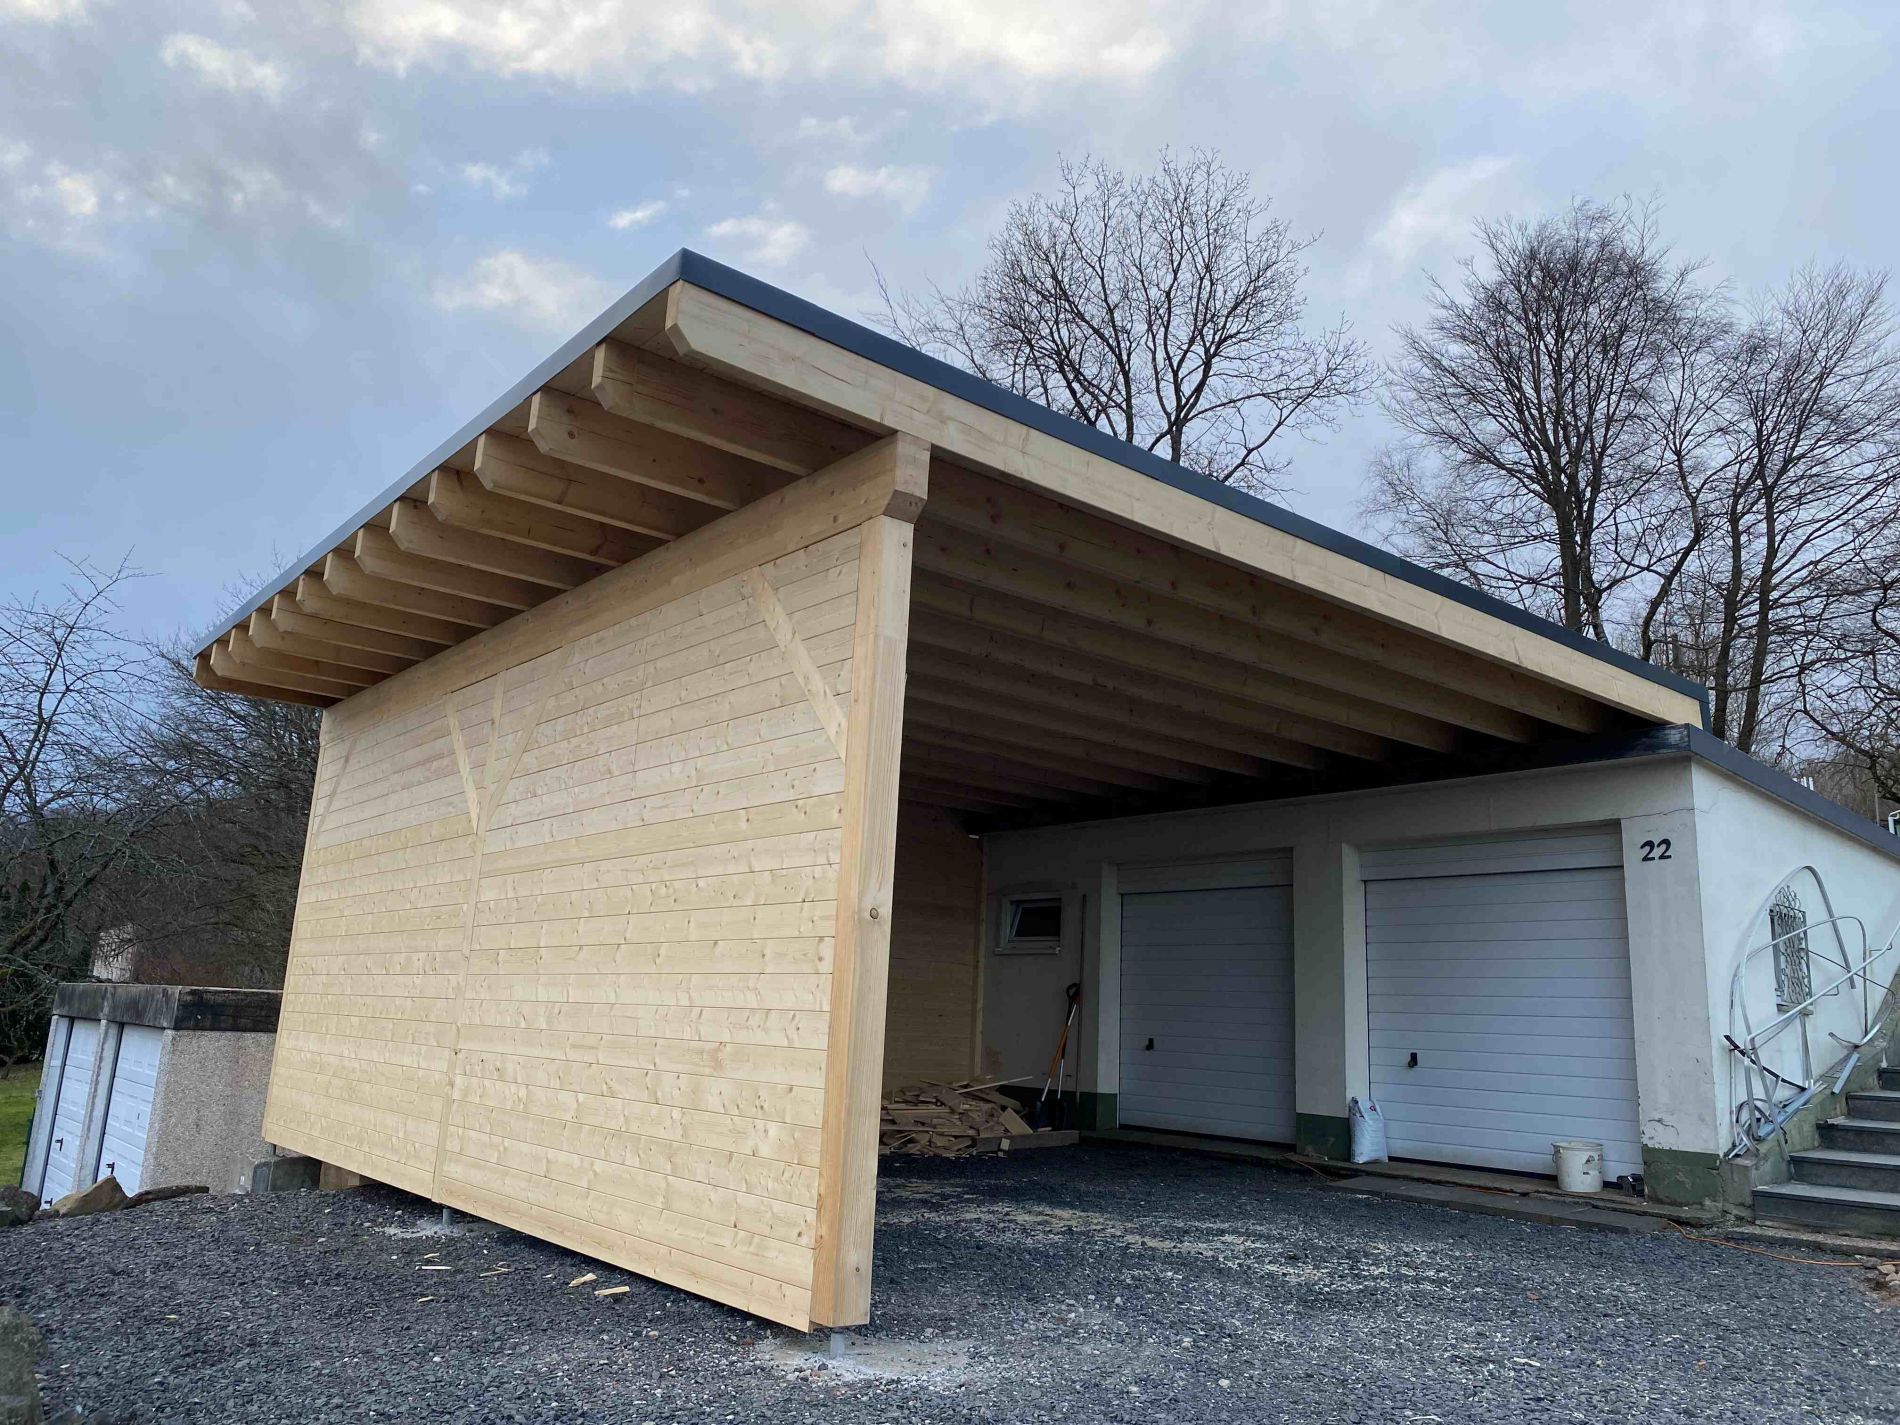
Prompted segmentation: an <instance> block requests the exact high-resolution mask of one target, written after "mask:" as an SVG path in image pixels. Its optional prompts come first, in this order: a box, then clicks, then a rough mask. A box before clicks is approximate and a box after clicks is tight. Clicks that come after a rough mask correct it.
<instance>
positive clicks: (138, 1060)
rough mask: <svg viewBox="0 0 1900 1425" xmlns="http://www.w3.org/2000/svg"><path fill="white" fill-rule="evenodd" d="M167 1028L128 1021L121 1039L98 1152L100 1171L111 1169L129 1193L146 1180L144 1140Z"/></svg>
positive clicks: (148, 1126) (148, 1129)
mask: <svg viewBox="0 0 1900 1425" xmlns="http://www.w3.org/2000/svg"><path fill="white" fill-rule="evenodd" d="M164 1042H165V1031H164V1030H162V1029H153V1028H150V1027H148V1026H146V1025H143V1024H128V1025H126V1026H125V1030H124V1033H123V1034H122V1035H121V1036H120V1038H119V1058H118V1063H117V1065H116V1066H115V1067H114V1068H113V1071H112V1096H111V1097H110V1098H109V1099H107V1100H106V1127H105V1136H104V1140H103V1145H102V1147H101V1148H100V1152H99V1176H101V1177H104V1176H105V1175H106V1174H107V1173H110V1174H112V1175H113V1176H114V1177H116V1178H117V1179H118V1180H119V1186H120V1187H122V1188H124V1189H125V1190H126V1191H127V1192H129V1193H132V1192H137V1191H138V1190H139V1188H140V1187H141V1186H142V1185H143V1184H144V1181H145V1143H146V1137H147V1135H148V1133H149V1131H150V1129H151V1126H152V1100H153V1096H154V1094H155V1093H156V1092H157V1089H158V1058H159V1051H160V1049H161V1048H162V1046H163V1045H164Z"/></svg>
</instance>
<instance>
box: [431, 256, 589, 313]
mask: <svg viewBox="0 0 1900 1425" xmlns="http://www.w3.org/2000/svg"><path fill="white" fill-rule="evenodd" d="M433 295H434V298H435V304H436V305H437V306H438V307H440V308H442V310H444V311H446V312H483V313H492V314H495V315H498V316H502V317H506V318H507V319H508V320H510V321H512V322H514V323H515V324H516V325H518V326H522V327H526V328H529V329H530V330H534V331H557V332H568V331H573V330H574V329H575V328H577V327H579V326H580V325H581V324H582V323H584V322H585V321H587V320H588V319H589V318H590V317H593V316H596V315H597V314H598V313H599V312H600V311H601V309H602V308H604V307H605V306H606V305H607V303H608V302H610V301H611V300H612V299H613V297H614V289H613V288H612V287H611V286H609V285H608V284H607V283H606V282H604V281H602V280H601V279H600V278H598V277H596V276H594V274H593V273H591V272H586V271H583V270H582V269H580V268H578V267H574V266H571V265H570V264H568V263H565V262H558V261H554V260H552V259H546V258H535V257H529V256H528V255H527V254H526V253H523V252H517V251H515V250H514V249H512V248H505V249H503V250H502V251H500V252H495V253H491V254H489V255H488V256H487V257H484V258H482V259H481V260H480V261H478V262H476V263H475V264H474V266H472V267H470V268H469V269H468V271H467V272H465V273H463V274H462V275H461V276H460V277H455V278H445V279H443V280H442V281H440V282H437V283H436V285H435V291H434V294H433Z"/></svg>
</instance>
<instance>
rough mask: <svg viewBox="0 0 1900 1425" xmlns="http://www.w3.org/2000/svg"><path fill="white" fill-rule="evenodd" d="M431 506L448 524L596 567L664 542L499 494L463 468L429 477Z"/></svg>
mask: <svg viewBox="0 0 1900 1425" xmlns="http://www.w3.org/2000/svg"><path fill="white" fill-rule="evenodd" d="M429 509H430V510H431V511H432V512H433V513H434V515H435V517H436V518H437V519H439V520H440V521H442V523H443V524H445V525H450V526H452V527H454V528H456V529H460V530H466V531H468V532H470V533H472V534H479V535H486V536H489V537H492V538H494V539H500V540H505V541H509V542H512V543H515V544H524V545H527V546H528V547H529V548H531V549H538V550H542V551H545V552H548V553H552V554H555V555H558V556H561V557H564V558H571V559H580V560H584V561H585V562H586V563H588V564H589V565H592V566H593V567H594V570H595V572H598V571H599V570H601V569H611V568H613V567H614V566H615V565H618V564H625V563H626V562H627V561H628V560H629V559H638V558H639V557H640V556H641V555H642V554H645V553H646V552H647V551H648V550H649V549H653V548H655V547H656V546H658V545H659V544H660V543H661V542H662V541H661V540H659V539H658V538H656V537H654V536H651V535H638V534H634V533H632V532H630V531H628V530H624V529H620V528H618V527H616V526H614V525H609V524H603V523H602V522H601V521H599V520H596V519H589V518H587V517H586V516H585V515H577V514H573V513H570V512H568V511H566V510H556V509H548V508H546V507H544V506H541V505H535V504H530V503H528V502H526V501H524V500H517V499H513V498H511V497H510V496H507V495H497V494H495V493H494V492H493V491H491V490H489V489H488V488H487V487H486V486H484V485H483V484H482V483H481V481H479V480H477V479H476V478H475V477H474V476H473V475H465V474H463V473H462V472H461V471H459V470H448V469H443V470H438V471H436V472H435V473H434V474H433V475H431V476H430V477H429Z"/></svg>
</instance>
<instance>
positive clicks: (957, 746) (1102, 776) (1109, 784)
mask: <svg viewBox="0 0 1900 1425" xmlns="http://www.w3.org/2000/svg"><path fill="white" fill-rule="evenodd" d="M904 745H905V746H906V747H910V746H913V745H915V746H918V747H923V748H927V749H930V750H932V751H936V752H941V753H946V754H955V755H956V756H957V757H959V758H964V759H974V761H975V762H976V763H977V765H979V766H983V767H993V768H998V769H1003V768H1015V767H1025V768H1029V767H1033V768H1036V769H1038V770H1039V771H1041V772H1042V773H1044V774H1045V775H1046V774H1048V773H1062V774H1064V775H1066V776H1069V777H1071V778H1075V779H1077V780H1079V781H1084V782H1092V783H1094V784H1095V785H1097V786H1102V787H1106V788H1109V789H1110V790H1112V791H1114V792H1117V793H1121V792H1131V791H1137V792H1158V791H1160V790H1161V789H1162V788H1164V787H1166V786H1168V785H1169V782H1168V779H1167V778H1165V777H1157V776H1154V775H1152V774H1150V773H1147V772H1137V771H1134V770H1132V769H1131V768H1127V767H1118V766H1115V765H1113V764H1110V763H1107V762H1104V761H1102V760H1101V759H1100V758H1095V759H1090V758H1088V757H1086V756H1081V755H1077V754H1075V753H1073V752H1070V753H1068V754H1065V753H1061V752H1053V751H1049V750H1048V749H1046V748H1044V749H1035V748H1025V747H1024V746H1022V745H1021V744H1020V743H1015V742H1008V741H997V740H995V739H992V738H988V737H980V736H977V735H976V734H974V733H972V732H969V731H967V730H966V731H961V732H958V731H952V730H951V729H949V728H944V727H932V726H930V725H929V724H928V723H920V722H916V721H906V722H905V724H904ZM1067 745H1068V746H1070V747H1071V748H1073V746H1074V744H1073V743H1069V744H1067ZM907 755H908V754H907Z"/></svg>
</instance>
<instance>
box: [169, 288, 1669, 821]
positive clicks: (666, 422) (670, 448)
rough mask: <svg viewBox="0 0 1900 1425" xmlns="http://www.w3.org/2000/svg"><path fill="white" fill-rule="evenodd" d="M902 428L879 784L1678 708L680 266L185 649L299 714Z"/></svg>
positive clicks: (1029, 782)
mask: <svg viewBox="0 0 1900 1425" xmlns="http://www.w3.org/2000/svg"><path fill="white" fill-rule="evenodd" d="M898 431H902V432H905V433H908V434H910V435H913V436H917V437H919V438H920V439H922V440H924V441H926V442H928V443H929V444H930V446H931V449H932V456H931V460H930V466H929V489H928V497H927V500H926V503H925V506H924V509H923V512H922V515H921V518H920V519H919V521H918V524H917V528H916V547H915V574H914V584H913V588H912V594H911V620H910V641H909V648H908V687H907V690H906V696H905V703H904V707H905V713H904V751H903V761H902V783H901V789H902V795H903V796H904V797H905V798H906V799H909V800H913V801H918V802H923V803H929V804H933V805H938V806H942V807H947V808H951V809H953V810H956V811H958V812H961V813H964V814H965V815H966V816H969V817H972V818H976V819H979V820H981V821H985V822H990V823H994V824H1008V823H1011V822H1016V821H1021V820H1026V819H1048V818H1049V817H1051V816H1066V815H1079V814H1088V813H1089V812H1090V811H1100V810H1103V809H1106V808H1109V807H1111V806H1112V807H1116V808H1120V809H1132V808H1143V809H1145V808H1151V807H1164V806H1170V805H1184V804H1197V803H1205V802H1211V801H1229V800H1234V799H1236V798H1241V797H1262V796H1270V795H1276V794H1284V793H1287V792H1290V791H1308V790H1319V789H1323V788H1324V787H1325V786H1327V785H1328V784H1345V783H1363V782H1364V781H1365V780H1366V779H1367V777H1368V775H1369V774H1370V775H1372V776H1373V777H1374V778H1375V779H1376V776H1377V772H1378V769H1380V768H1381V767H1383V766H1386V765H1389V764H1397V763H1403V762H1407V761H1416V760H1417V759H1419V758H1421V757H1431V756H1435V755H1455V756H1459V757H1461V758H1464V759H1466V760H1468V759H1469V758H1470V757H1471V756H1472V755H1473V754H1476V755H1478V756H1480V757H1481V756H1482V755H1483V754H1484V753H1485V752H1486V750H1487V749H1506V748H1522V747H1524V746H1525V745H1526V744H1534V743H1538V742H1542V741H1547V740H1556V739H1564V738H1570V737H1578V736H1587V735H1591V734H1596V733H1602V732H1614V731H1618V730H1622V729H1627V728H1630V727H1633V726H1641V725H1649V724H1656V723H1663V724H1670V723H1681V722H1695V721H1698V720H1699V717H1700V704H1699V702H1698V700H1697V697H1696V696H1695V690H1694V689H1693V688H1692V687H1691V686H1690V685H1687V684H1684V683H1681V682H1679V681H1677V680H1674V679H1671V678H1669V677H1667V676H1666V675H1663V674H1660V673H1658V672H1657V671H1656V670H1653V669H1649V668H1648V667H1646V666H1645V665H1642V664H1639V663H1636V662H1635V661H1634V660H1630V659H1627V658H1622V657H1620V656H1618V655H1615V654H1612V653H1609V652H1607V651H1606V650H1602V649H1600V648H1592V647H1590V646H1588V645H1584V644H1582V643H1581V641H1580V640H1577V639H1575V638H1574V637H1572V636H1570V635H1568V634H1565V633H1563V632H1562V631H1561V630H1557V629H1555V628H1554V627H1553V626H1549V625H1542V624H1540V623H1539V622H1538V621H1536V620H1532V619H1529V618H1527V617H1526V616H1525V615H1523V614H1522V613H1521V611H1518V610H1515V609H1511V608H1507V607H1506V606H1504V605H1501V604H1497V603H1494V602H1493V601H1490V600H1487V599H1484V598H1483V597H1481V596H1478V595H1474V594H1471V593H1470V592H1469V591H1465V590H1461V589H1456V588H1454V587H1452V586H1449V585H1447V584H1446V583H1445V581H1443V580H1442V579H1439V578H1438V577H1437V576H1435V575H1430V574H1427V573H1425V572H1424V571H1421V570H1416V569H1412V568H1410V567H1409V566H1406V565H1404V564H1403V563H1401V562H1400V561H1397V560H1395V559H1393V558H1392V557H1391V556H1389V555H1385V554H1383V553H1382V552H1380V551H1374V550H1371V549H1368V548H1366V547H1365V546H1359V545H1356V544H1355V543H1354V542H1353V541H1350V540H1346V539H1344V538H1343V537H1340V536H1337V535H1332V534H1331V533H1330V532H1328V531H1323V530H1320V529H1319V528H1318V527H1317V526H1312V525H1310V524H1309V523H1308V522H1305V521H1302V520H1300V519H1299V518H1298V517H1296V516H1292V515H1289V514H1287V513H1286V512H1284V511H1279V510H1276V509H1274V508H1273V507H1271V506H1268V505H1265V504H1264V503H1262V502H1258V501H1253V500H1250V499H1248V498H1247V497H1245V496H1239V495H1236V494H1235V493H1234V492H1232V491H1227V490H1225V489H1222V488H1221V487H1217V486H1213V485H1212V484H1211V483H1210V482H1206V481H1202V480H1200V479H1199V477H1195V476H1193V475H1191V474H1189V473H1188V472H1185V471H1181V470H1179V469H1177V468H1175V467H1172V466H1164V465H1163V463H1162V462H1159V461H1157V460H1155V459H1154V458H1153V457H1151V456H1148V455H1147V454H1146V453H1145V452H1141V451H1138V450H1135V449H1134V448H1132V447H1126V446H1121V445H1119V444H1117V443H1116V442H1113V441H1111V440H1109V439H1108V438H1107V437H1104V436H1102V435H1101V434H1100V433H1099V432H1096V431H1093V430H1091V429H1088V428H1086V427H1082V426H1079V425H1077V424H1076V423H1074V422H1070V421H1067V420H1065V419H1063V418H1061V417H1058V416H1055V415H1053V414H1052V413H1050V412H1047V411H1044V410H1042V409H1041V408H1038V407H1034V406H1030V405H1029V404H1028V403H1026V402H1022V401H1020V400H1018V399H1017V398H1014V397H1011V396H1009V395H1008V394H1007V393H1004V392H1001V391H998V390H996V389H995V388H993V387H988V386H985V385H983V383H980V382H977V381H976V380H975V379H974V378H972V377H970V376H968V375H967V374H966V373H961V372H955V371H953V370H952V369H951V368H948V367H945V366H942V365H941V364H940V363H936V362H934V361H932V360H930V359H929V358H926V357H923V356H921V355H919V354H918V353H915V352H911V351H909V350H908V349H906V348H902V347H899V346H897V345H896V344H895V343H892V342H889V341H888V340H886V339H884V338H882V337H879V336H877V335H876V334H874V333H871V332H868V331H866V330H864V329H863V328H859V327H855V326H853V325H852V324H850V323H847V322H843V321H842V320H840V319H838V318H836V317H833V316H831V315H830V314H829V313H825V312H822V311H820V310H819V309H817V308H812V307H809V306H808V305H807V304H804V303H801V302H799V301H798V300H797V299H794V298H791V297H789V296H787V295H786V294H784V293H782V292H777V291H776V290H775V289H772V288H768V287H765V286H763V285H762V284H759V283H756V282H754V281H753V280H752V279H750V278H746V277H744V276H743V275H742V274H739V273H736V272H733V271H732V270H731V269H728V268H723V267H721V266H719V265H718V264H715V263H711V262H708V261H707V260H705V259H703V258H699V257H697V256H696V255H694V254H691V253H681V254H678V255H677V256H675V257H674V258H673V259H671V260H670V261H669V262H668V263H667V264H665V265H663V266H662V267H661V268H660V269H659V270H658V271H656V272H655V273H654V274H653V275H652V276H651V277H649V278H648V279H647V281H646V282H645V283H643V284H641V286H640V287H638V288H636V289H635V290H634V291H633V292H632V293H630V294H629V295H628V297H627V298H625V299H623V301H622V302H621V303H619V304H617V306H616V307H615V308H614V309H612V310H611V311H609V312H608V313H607V314H605V315H604V316H603V317H602V318H601V319H600V320H599V321H597V322H596V323H594V324H593V325H592V326H591V327H590V328H588V329H587V330H586V331H585V332H583V333H581V334H580V336H578V337H577V338H576V339H575V340H574V341H573V342H570V343H569V344H568V346H567V347H565V348H563V350H562V351H561V352H559V353H557V354H556V356H555V357H553V358H551V359H550V361H549V362H548V363H546V364H544V365H543V366H542V367H541V368H540V369H539V370H537V371H536V372H535V373H533V374H531V375H530V377H529V378H528V379H527V380H526V381H525V382H524V383H522V385H521V386H519V387H517V388H516V390H515V391H513V392H511V393H510V394H509V395H508V396H506V397H504V398H503V399H502V400H501V401H500V402H498V403H497V405H496V406H494V407H492V408H491V409H490V410H489V411H488V412H486V413H484V414H483V415H482V416H481V417H478V418H477V420H476V421H475V422H473V423H471V425H470V426H469V427H467V428H465V429H464V430H463V431H462V432H461V433H460V434H459V435H458V436H456V437H455V438H454V439H452V440H451V441H450V442H449V443H448V444H446V445H445V446H444V447H443V448H442V449H440V450H438V451H437V452H436V453H435V454H434V455H433V456H431V457H430V458H429V459H428V460H426V461H424V462H423V463H422V464H421V465H420V466H418V467H417V468H416V469H415V470H413V471H411V472H410V474H409V475H407V476H406V477H404V478H403V479H402V480H401V481H400V482H399V483H398V484H397V485H396V486H395V487H394V488H392V489H390V490H388V491H386V492H385V493H384V495H382V496H380V497H379V498H378V499H377V500H375V501H373V502H372V503H371V504H370V505H369V506H368V507H366V508H365V509H364V510H363V511H362V512H361V513H360V514H359V515H358V516H356V517H355V518H354V519H352V520H351V521H348V522H346V524H345V525H344V526H343V527H342V528H340V529H339V530H337V531H336V532H335V533H334V534H333V535H332V536H331V537H329V538H328V539H326V540H325V541H324V542H323V543H322V544H320V545H319V546H318V548H316V549H315V550H313V551H312V553H311V554H310V555H309V556H307V557H306V558H305V559H304V560H302V561H300V562H299V563H298V564H297V565H296V566H294V567H293V568H292V569H291V570H289V571H287V572H286V574H285V575H284V576H283V577H282V578H280V579H279V580H278V581H277V582H276V583H275V584H273V585H271V586H270V587H269V588H267V589H266V590H264V591H263V592H262V593H261V594H260V595H259V596H258V597H257V598H256V599H255V600H254V601H253V602H252V603H251V604H249V605H248V606H246V607H245V608H244V609H242V610H241V611H240V613H239V614H238V615H237V616H235V617H233V618H232V619H231V620H230V621H229V622H228V623H226V624H225V625H223V626H221V627H220V628H219V629H218V630H216V632H215V634H214V635H213V636H210V637H208V638H207V639H206V640H205V643H204V645H203V648H202V651H201V652H200V653H199V655H198V659H197V676H198V679H199V681H200V682H201V683H202V684H204V685H205V686H207V687H210V688H216V689H222V690H225V691H230V692H234V693H242V694H248V695H252V696H258V697H265V698H275V699H280V700H286V701H292V702H300V703H308V704H313V705H318V706H328V705H330V704H332V703H336V702H339V701H341V700H344V699H347V698H349V697H351V696H352V695H353V694H355V693H357V692H359V691H361V690H363V689H365V688H368V687H371V686H374V685H375V684H378V683H380V682H382V681H384V680H385V679H388V678H390V677H392V676H394V675H396V674H398V673H401V672H402V671H403V670H405V669H407V668H410V667H413V666H414V665H416V664H418V663H421V662H425V661H427V660H428V659H430V658H431V657H433V656H434V655H435V654H437V653H439V652H441V651H443V650H445V649H447V648H449V647H451V646H453V645H455V644H458V643H461V642H463V641H465V640H468V639H471V638H475V637H477V636H480V635H481V634H482V633H483V632H485V631H486V630H489V629H493V628H496V627H498V626H500V625H502V624H504V623H506V622H507V621H508V620H510V619H512V618H513V617H514V616H515V615H516V614H518V613H520V612H522V611H524V610H526V609H529V608H533V607H535V606H536V605H538V604H541V603H543V602H545V601H547V600H549V599H551V598H554V597H555V596H557V595H559V594H561V593H563V592H565V591H567V590H570V589H573V588H576V587H578V586H579V585H581V584H584V583H587V582H588V581H590V580H592V579H594V578H595V577H596V576H598V575H600V574H602V573H604V572H606V571H607V570H609V569H612V568H615V567H618V566H620V565H623V564H626V563H629V562H631V561H634V560H638V559H639V558H640V557H641V556H642V555H644V554H646V553H648V552H650V551H653V550H656V549H658V548H660V547H661V546H663V545H664V544H666V543H668V542H670V541H672V540H674V539H677V538H678V537H680V536H682V535H684V534H687V533H689V532H691V531H694V530H697V529H700V528H702V527H703V526H706V525H708V524H710V523H712V522H713V521H716V520H718V519H719V518H720V517H721V516H722V515H724V514H726V513H727V512H729V511H732V510H735V509H737V508H740V507H742V506H744V505H747V504H750V503H752V502H753V501H756V500H758V499H760V498H762V497H763V496H766V495H768V494H770V493H772V492H774V491H776V490H779V489H781V488H783V487H785V486H786V485H788V484H790V483H792V482H794V481H797V480H799V479H801V478H803V477H805V476H808V475H810V474H812V473H814V472H816V471H819V470H821V469H824V468H825V467H827V466H830V465H832V464H833V463H834V462H836V461H838V460H839V459H840V458H842V457H844V456H846V455H849V454H851V453H853V452H855V451H859V450H862V449H864V448H865V447H867V446H869V445H871V444H872V443H873V442H875V441H877V440H879V439H880V438H882V437H884V436H886V435H889V434H891V433H893V432H898Z"/></svg>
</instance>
